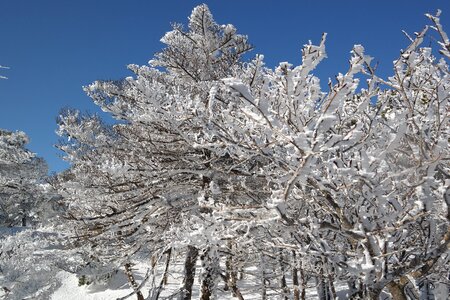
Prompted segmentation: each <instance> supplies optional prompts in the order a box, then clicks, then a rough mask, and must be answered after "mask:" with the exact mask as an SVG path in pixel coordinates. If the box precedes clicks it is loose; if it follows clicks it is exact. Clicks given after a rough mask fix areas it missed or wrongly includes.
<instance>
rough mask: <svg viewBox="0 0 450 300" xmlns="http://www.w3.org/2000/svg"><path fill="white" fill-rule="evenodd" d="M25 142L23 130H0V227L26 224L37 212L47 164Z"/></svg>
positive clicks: (41, 198) (40, 201)
mask: <svg viewBox="0 0 450 300" xmlns="http://www.w3.org/2000/svg"><path fill="white" fill-rule="evenodd" d="M26 143H28V137H27V136H26V135H25V133H23V132H10V131H6V130H3V129H0V226H18V225H21V226H26V225H27V223H28V222H31V223H33V222H34V221H35V220H36V218H37V217H38V214H39V212H40V205H41V204H42V202H43V197H42V194H43V190H42V186H41V185H40V184H42V183H43V180H44V178H45V176H46V174H47V165H46V163H45V162H44V160H43V159H41V158H39V157H36V155H35V154H34V153H32V152H30V151H29V150H28V149H26V148H25V145H26Z"/></svg>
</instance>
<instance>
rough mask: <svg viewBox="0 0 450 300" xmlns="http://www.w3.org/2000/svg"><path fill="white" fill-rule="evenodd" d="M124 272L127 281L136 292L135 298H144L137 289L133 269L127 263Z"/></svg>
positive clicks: (141, 299) (142, 299) (139, 299)
mask: <svg viewBox="0 0 450 300" xmlns="http://www.w3.org/2000/svg"><path fill="white" fill-rule="evenodd" d="M125 274H126V275H127V277H128V282H129V283H130V285H131V287H132V288H133V290H134V291H135V292H136V296H137V299H138V300H144V296H143V295H142V293H141V291H139V290H138V288H139V285H138V284H137V282H136V280H135V279H134V276H133V270H132V269H131V265H130V264H129V263H127V264H125Z"/></svg>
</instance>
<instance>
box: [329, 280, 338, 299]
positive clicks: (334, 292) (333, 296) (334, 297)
mask: <svg viewBox="0 0 450 300" xmlns="http://www.w3.org/2000/svg"><path fill="white" fill-rule="evenodd" d="M328 286H329V287H330V293H331V299H336V298H337V294H336V288H335V287H334V278H333V276H332V275H331V274H330V275H328Z"/></svg>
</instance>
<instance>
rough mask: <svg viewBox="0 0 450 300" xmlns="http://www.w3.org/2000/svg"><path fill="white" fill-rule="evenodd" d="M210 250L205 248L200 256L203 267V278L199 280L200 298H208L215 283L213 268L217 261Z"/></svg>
mask: <svg viewBox="0 0 450 300" xmlns="http://www.w3.org/2000/svg"><path fill="white" fill-rule="evenodd" d="M211 253H212V251H211V249H210V248H208V249H205V250H204V251H203V254H202V255H201V256H200V259H201V261H202V267H203V276H202V277H203V278H202V282H201V288H200V292H201V295H200V299H201V300H210V299H211V296H212V292H213V289H214V283H215V279H216V278H215V273H216V272H215V271H216V270H215V268H216V267H218V261H216V257H215V256H213V255H211Z"/></svg>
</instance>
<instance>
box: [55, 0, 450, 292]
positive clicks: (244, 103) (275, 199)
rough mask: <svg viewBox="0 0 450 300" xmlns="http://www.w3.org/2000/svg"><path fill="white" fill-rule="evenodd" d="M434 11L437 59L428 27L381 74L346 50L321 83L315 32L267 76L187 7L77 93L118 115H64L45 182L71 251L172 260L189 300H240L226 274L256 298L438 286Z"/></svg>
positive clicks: (441, 123) (441, 76) (443, 172)
mask: <svg viewBox="0 0 450 300" xmlns="http://www.w3.org/2000/svg"><path fill="white" fill-rule="evenodd" d="M430 18H431V20H432V22H434V24H435V26H434V29H436V30H437V32H438V33H439V34H440V36H441V37H442V42H441V43H440V44H439V45H440V46H441V47H442V51H441V54H442V57H435V56H434V55H433V53H434V52H433V51H432V50H431V49H430V48H427V47H422V46H421V43H422V41H423V38H424V36H425V34H427V30H429V29H426V30H424V31H423V32H421V33H419V34H418V35H417V37H416V39H412V40H411V45H410V46H408V47H407V48H406V50H405V51H403V53H402V54H401V56H400V57H399V59H398V60H397V61H396V62H395V63H394V66H393V75H392V76H391V77H389V78H388V79H382V78H380V77H378V76H376V74H375V70H374V67H373V66H372V65H371V61H372V58H371V57H370V56H368V55H367V54H366V53H365V50H364V47H363V46H361V45H355V46H354V48H353V50H352V51H351V54H350V58H349V68H348V70H347V71H346V72H343V73H339V74H338V75H337V76H336V79H335V80H334V81H331V80H330V81H329V86H328V90H326V91H324V90H322V89H321V85H320V80H319V78H318V77H316V76H314V74H313V73H312V72H313V70H314V69H315V68H316V67H317V65H318V64H319V63H320V61H321V60H323V59H324V58H325V57H326V52H325V38H326V35H325V34H324V35H323V36H322V39H321V41H320V43H319V45H313V44H312V43H309V44H307V45H305V46H304V48H303V51H302V63H301V65H299V66H293V65H292V64H289V63H287V62H283V63H280V64H279V66H278V67H276V68H275V69H270V68H268V67H266V66H265V64H264V57H263V56H262V55H256V57H255V58H254V59H253V60H251V61H248V62H243V61H241V54H243V53H244V52H245V51H248V50H249V49H250V46H249V44H248V43H247V39H246V37H244V36H242V35H238V34H236V29H235V28H234V27H233V26H231V25H225V26H220V25H218V24H217V23H215V22H214V20H213V18H212V15H211V13H210V11H209V9H208V8H207V6H206V5H201V6H198V7H196V8H195V9H194V11H193V12H192V15H191V17H190V19H189V26H188V30H184V29H183V28H182V26H181V25H175V26H174V28H173V30H172V31H170V32H169V33H167V34H166V35H165V36H164V37H163V39H162V41H163V43H165V44H166V48H165V49H163V50H162V51H161V52H160V53H158V54H157V55H156V57H155V59H153V60H151V61H150V66H136V65H130V66H129V69H130V70H131V71H132V72H133V73H134V76H132V77H127V78H125V79H124V80H121V81H97V82H95V83H93V84H91V85H89V86H87V87H85V91H86V92H87V93H88V95H89V96H90V97H91V98H92V99H93V101H94V102H95V103H96V104H97V105H99V106H100V107H101V109H102V110H104V111H105V112H108V113H110V114H111V115H112V116H113V117H114V118H116V119H117V120H120V122H117V123H116V124H113V125H108V124H105V123H103V122H101V120H100V118H99V117H97V116H89V115H83V114H80V113H79V112H77V111H64V112H62V113H61V116H60V117H59V119H58V124H59V131H58V132H59V134H60V135H61V136H62V137H63V138H65V141H64V142H63V143H61V145H60V149H61V150H63V151H64V152H65V153H66V157H67V159H68V160H69V161H70V162H71V163H72V166H71V168H70V169H69V170H67V171H66V172H64V173H62V174H60V175H59V176H58V177H57V178H56V179H55V181H54V186H55V188H57V189H58V190H59V191H60V192H61V194H62V196H64V198H65V202H66V204H67V212H66V215H65V217H66V219H67V226H68V228H67V229H68V232H70V233H71V234H72V236H73V238H74V240H75V242H74V243H73V246H74V247H75V249H80V252H81V253H82V256H84V257H85V259H86V261H87V262H89V263H90V268H92V269H94V270H98V274H100V273H101V272H103V273H104V272H113V271H114V270H117V269H120V268H127V272H128V274H130V272H129V267H126V266H130V265H132V264H133V263H134V262H136V261H141V262H142V261H144V262H147V261H148V257H149V256H151V257H153V261H154V264H153V265H152V266H151V267H154V266H155V265H158V264H161V265H162V264H164V262H162V261H160V260H161V259H162V258H163V257H165V258H166V263H165V265H166V266H168V265H170V259H171V258H170V257H171V256H170V255H171V254H170V255H169V253H177V254H178V255H179V256H181V257H183V259H184V266H185V270H184V275H185V278H186V280H184V281H183V283H182V286H183V287H182V289H180V291H179V293H180V294H182V295H183V296H186V297H188V298H189V297H190V296H189V295H190V293H191V292H192V285H193V282H194V280H193V278H194V277H195V276H199V278H200V285H201V287H200V290H201V291H202V297H203V299H209V298H210V297H213V296H214V295H215V293H218V291H219V290H220V288H219V286H220V284H226V287H227V288H228V290H230V291H232V293H233V295H236V296H237V297H239V294H240V293H241V291H240V290H239V284H238V283H237V282H238V280H239V279H238V277H237V275H236V272H237V271H236V270H237V268H238V267H239V268H242V269H245V268H250V267H253V268H255V266H258V267H257V268H258V276H260V277H261V278H259V277H258V278H259V279H258V280H260V281H258V282H262V284H260V285H259V283H258V289H260V290H261V291H262V292H261V293H262V295H266V296H267V294H266V293H269V286H267V282H268V280H269V278H277V280H278V279H279V280H278V282H280V284H279V286H277V287H276V288H274V290H275V292H274V293H275V295H276V296H281V295H284V296H286V295H288V294H289V286H288V284H287V281H286V276H287V275H286V274H288V273H289V274H297V275H296V276H297V277H298V275H299V274H300V275H301V277H303V278H311V279H312V278H314V280H315V282H317V284H316V285H317V289H318V292H319V293H320V294H321V295H329V297H335V296H336V288H335V285H336V284H338V283H339V284H342V283H345V284H346V285H348V293H349V297H350V296H351V297H353V298H358V297H359V298H365V299H368V298H371V299H379V297H380V295H381V294H382V293H390V294H391V295H392V296H393V298H395V299H404V298H401V297H406V296H405V294H406V293H425V289H428V287H429V286H431V284H435V283H436V284H438V283H439V284H441V283H448V279H447V278H448V268H447V266H448V263H449V262H448V255H447V254H448V247H449V244H450V232H449V215H450V213H449V199H448V193H449V192H448V186H449V165H448V157H449V152H448V140H449V138H450V137H449V131H448V125H449V124H448V109H449V104H448V101H449V91H450V81H449V70H448V57H447V56H446V52H445V51H446V50H445V49H446V47H447V46H446V45H447V42H446V39H447V38H446V35H445V33H444V31H443V29H442V26H440V23H439V19H438V16H435V17H433V16H430ZM172 251H173V252H172ZM117 253H120V255H117ZM89 259H91V260H93V262H90V261H89ZM198 259H200V260H201V275H199V274H195V262H196V261H197V260H198ZM221 262H224V264H223V263H222V264H221ZM261 263H263V264H262V265H261ZM224 265H225V267H224ZM100 270H101V272H100ZM94 274H95V272H94ZM130 278H131V277H130ZM294 278H295V276H292V283H293V285H294V288H293V290H294V291H297V293H296V294H295V293H294V296H295V295H297V296H295V297H296V299H299V293H300V289H301V288H300V283H299V280H298V278H297V279H294ZM305 280H306V279H305ZM222 281H223V282H222ZM221 282H222V283H221ZM224 282H225V283H224ZM133 286H135V287H136V286H137V285H133ZM162 288H163V284H161V285H160V286H159V287H155V288H154V289H152V292H151V293H153V294H152V295H159V294H158V293H159V292H160V291H161V289H162ZM224 289H225V287H224ZM302 289H303V291H304V289H305V288H304V287H303V288H302ZM136 293H137V291H136ZM216 295H217V294H216ZM241 296H242V295H241ZM138 297H139V295H138Z"/></svg>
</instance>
